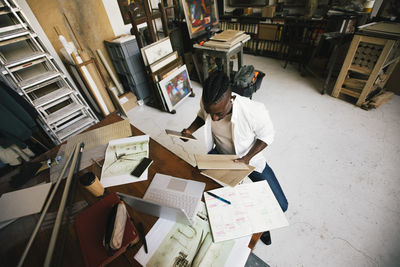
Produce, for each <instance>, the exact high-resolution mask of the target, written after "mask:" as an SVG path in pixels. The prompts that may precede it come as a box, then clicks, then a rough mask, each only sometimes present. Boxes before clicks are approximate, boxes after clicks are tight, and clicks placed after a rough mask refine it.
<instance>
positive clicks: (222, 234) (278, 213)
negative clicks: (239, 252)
mask: <svg viewBox="0 0 400 267" xmlns="http://www.w3.org/2000/svg"><path fill="white" fill-rule="evenodd" d="M210 192H212V193H214V194H215V195H217V196H219V197H221V198H223V199H225V200H227V201H230V202H231V204H230V205H229V204H227V203H225V202H223V201H221V200H220V199H218V198H215V197H213V196H210V195H208V194H204V199H205V202H206V207H207V213H208V218H209V222H210V228H211V232H212V235H213V240H214V242H215V243H217V242H220V241H226V240H231V239H235V238H239V237H242V236H246V235H251V234H254V233H260V232H264V231H269V230H272V229H276V228H280V227H284V226H287V225H289V222H288V221H287V219H286V217H285V215H284V214H283V211H282V209H281V207H280V206H279V203H278V201H277V200H276V198H275V196H274V193H273V192H272V190H271V188H270V187H269V185H268V182H267V181H265V180H263V181H259V182H254V183H246V184H241V185H237V186H235V187H230V186H228V187H222V188H218V189H214V190H211V191H210Z"/></svg>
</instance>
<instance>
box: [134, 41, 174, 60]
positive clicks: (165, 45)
mask: <svg viewBox="0 0 400 267" xmlns="http://www.w3.org/2000/svg"><path fill="white" fill-rule="evenodd" d="M172 52H173V49H172V45H171V40H170V39H169V37H165V38H163V39H161V40H159V41H157V42H155V43H152V44H150V45H148V46H145V47H143V48H142V49H141V53H142V58H143V61H144V64H145V65H146V66H148V65H150V64H153V63H154V62H156V61H157V60H160V59H161V58H163V57H165V56H166V55H169V54H171V53H172Z"/></svg>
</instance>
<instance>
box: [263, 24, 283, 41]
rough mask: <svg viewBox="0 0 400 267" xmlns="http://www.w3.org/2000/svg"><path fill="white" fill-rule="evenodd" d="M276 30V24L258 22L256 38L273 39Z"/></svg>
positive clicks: (274, 38)
mask: <svg viewBox="0 0 400 267" xmlns="http://www.w3.org/2000/svg"><path fill="white" fill-rule="evenodd" d="M277 30H278V25H270V24H260V28H259V31H258V38H259V39H262V40H270V41H275V40H276V38H277V36H276V32H277Z"/></svg>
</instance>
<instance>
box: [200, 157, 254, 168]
mask: <svg viewBox="0 0 400 267" xmlns="http://www.w3.org/2000/svg"><path fill="white" fill-rule="evenodd" d="M194 158H195V159H196V163H197V167H198V168H199V169H203V170H204V169H209V170H215V169H220V170H248V169H249V166H248V165H247V164H245V163H242V162H234V161H233V160H235V159H237V158H238V156H236V155H194Z"/></svg>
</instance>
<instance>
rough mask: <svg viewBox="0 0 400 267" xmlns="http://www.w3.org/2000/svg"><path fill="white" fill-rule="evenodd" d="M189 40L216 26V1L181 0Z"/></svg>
mask: <svg viewBox="0 0 400 267" xmlns="http://www.w3.org/2000/svg"><path fill="white" fill-rule="evenodd" d="M181 1H182V6H183V11H184V13H185V19H186V24H187V27H188V31H189V35H190V38H195V37H198V36H200V35H202V34H204V33H206V32H207V30H208V29H207V28H209V29H210V28H211V27H212V26H214V25H217V24H218V11H217V3H216V0H181Z"/></svg>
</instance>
